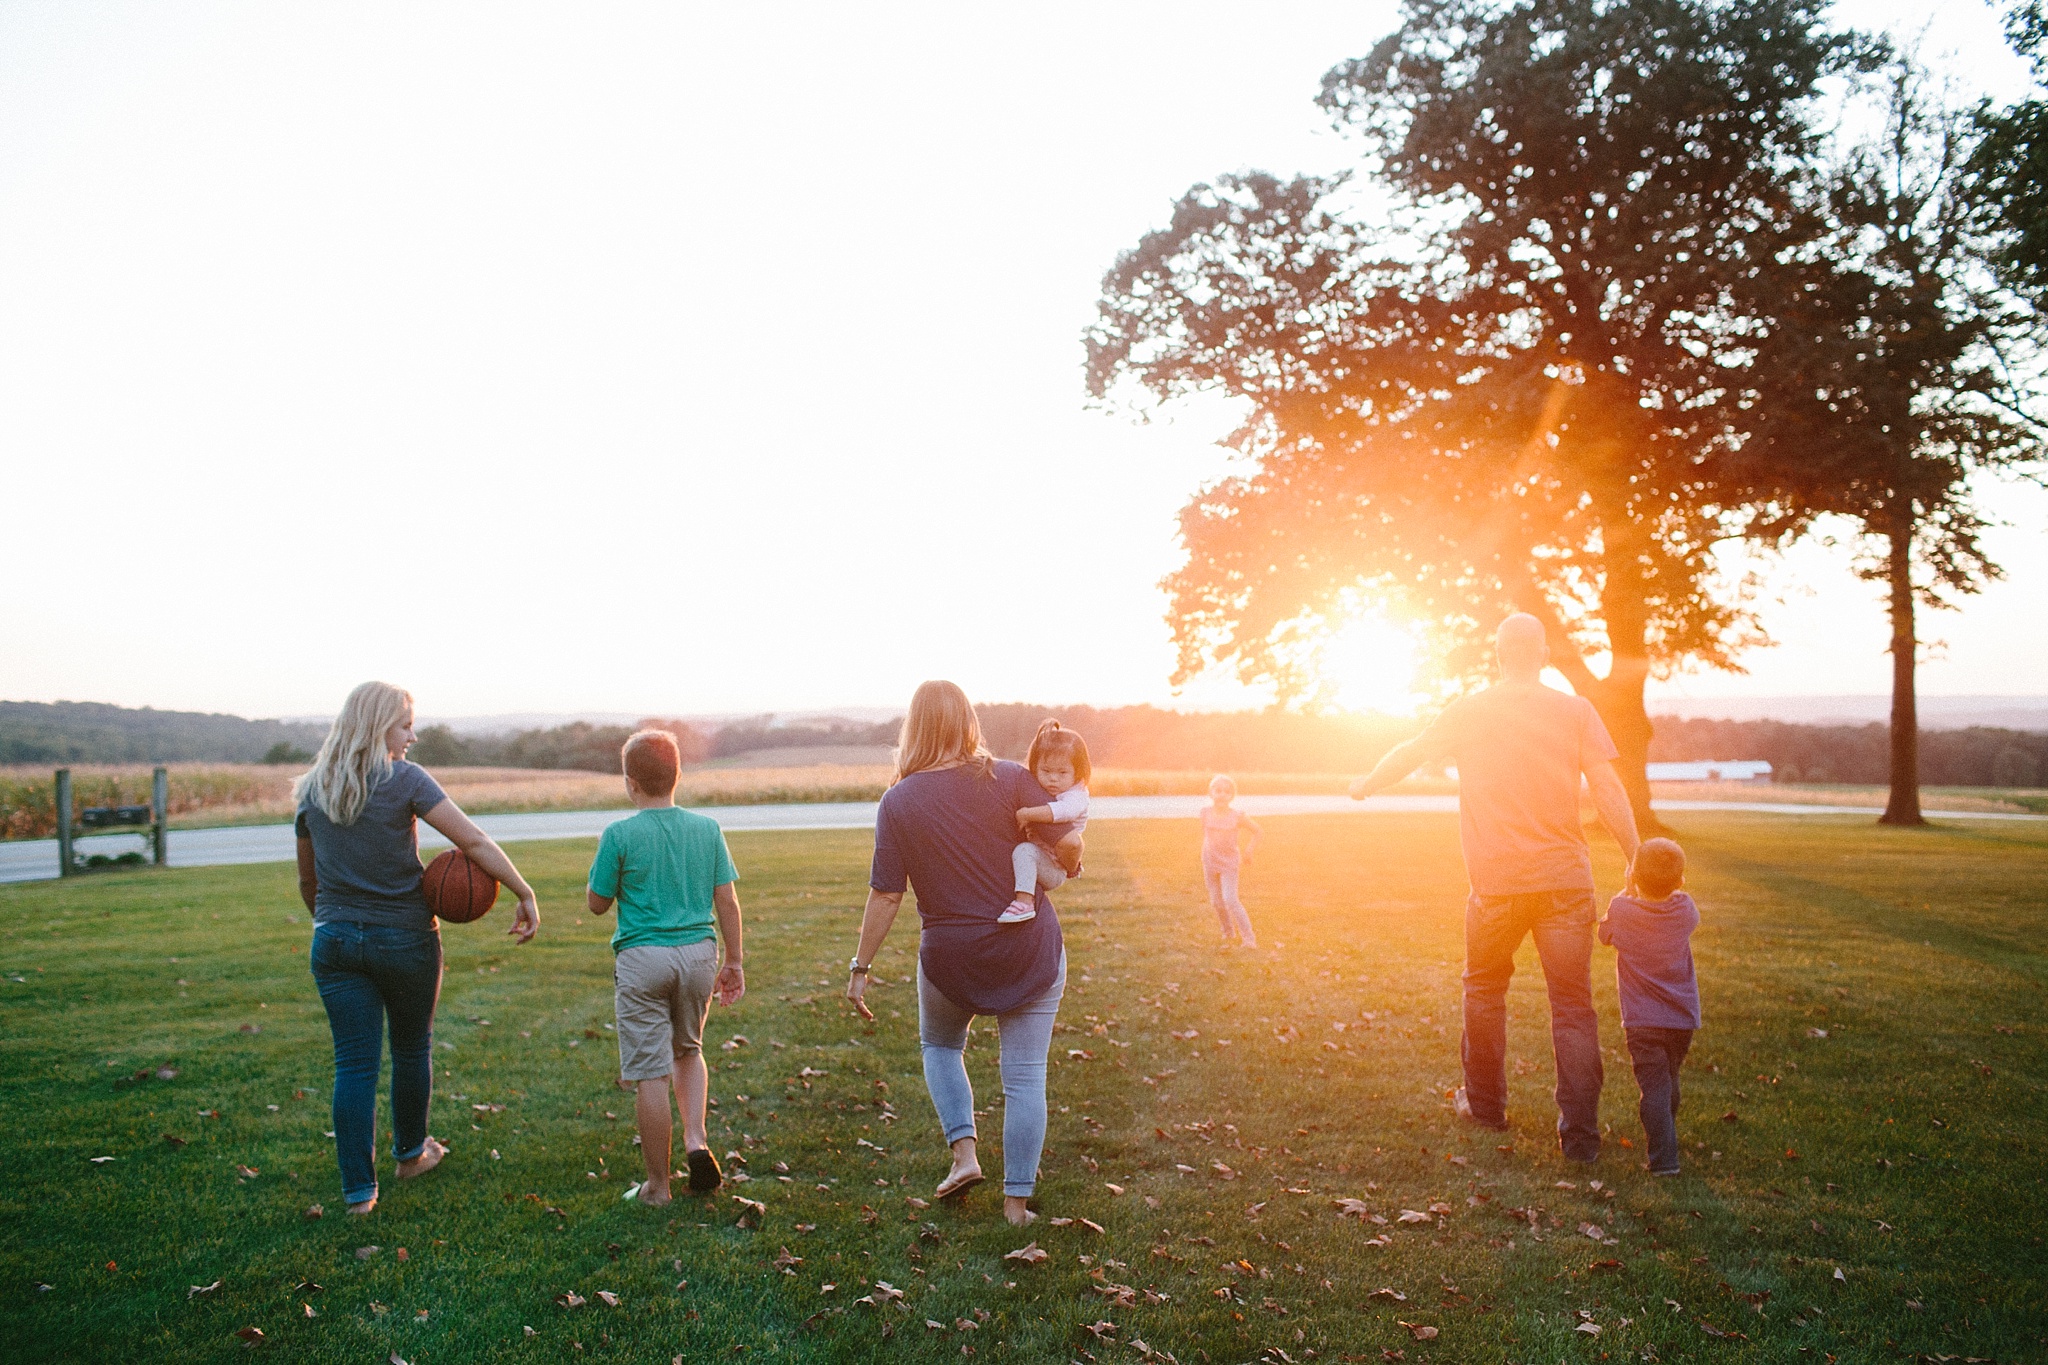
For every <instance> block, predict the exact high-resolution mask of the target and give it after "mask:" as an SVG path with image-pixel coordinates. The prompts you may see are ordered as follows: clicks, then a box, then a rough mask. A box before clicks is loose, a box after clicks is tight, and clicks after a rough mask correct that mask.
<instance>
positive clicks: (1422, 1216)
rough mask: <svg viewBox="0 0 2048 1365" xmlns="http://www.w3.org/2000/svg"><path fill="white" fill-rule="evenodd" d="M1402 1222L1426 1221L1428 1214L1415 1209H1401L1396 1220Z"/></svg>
mask: <svg viewBox="0 0 2048 1365" xmlns="http://www.w3.org/2000/svg"><path fill="white" fill-rule="evenodd" d="M1398 1221H1400V1222H1403V1223H1427V1222H1428V1221H1429V1215H1428V1214H1426V1213H1423V1212H1420V1211H1419V1210H1416V1209H1402V1210H1401V1217H1400V1219H1399V1220H1398Z"/></svg>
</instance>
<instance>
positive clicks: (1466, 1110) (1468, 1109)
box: [1451, 1085, 1508, 1133]
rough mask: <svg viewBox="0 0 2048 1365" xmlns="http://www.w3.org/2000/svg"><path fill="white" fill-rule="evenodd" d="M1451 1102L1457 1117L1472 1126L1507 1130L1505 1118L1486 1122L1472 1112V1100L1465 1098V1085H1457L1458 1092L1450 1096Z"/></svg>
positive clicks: (1500, 1131) (1495, 1130) (1498, 1130)
mask: <svg viewBox="0 0 2048 1365" xmlns="http://www.w3.org/2000/svg"><path fill="white" fill-rule="evenodd" d="M1451 1103H1452V1104H1453V1105H1454V1106H1456V1108H1457V1110H1458V1117H1459V1118H1461V1119H1463V1120H1465V1122H1467V1123H1469V1124H1472V1125H1473V1126H1474V1127H1478V1128H1486V1129H1490V1130H1491V1131H1493V1132H1496V1133H1505V1132H1506V1131H1507V1130H1508V1121H1507V1120H1506V1119H1502V1120H1501V1121H1500V1122H1499V1123H1488V1122H1487V1121H1486V1120H1485V1119H1483V1118H1480V1117H1479V1116H1478V1115H1477V1114H1475V1113H1473V1112H1472V1101H1471V1100H1470V1099H1469V1098H1467V1096H1466V1094H1465V1087H1464V1086H1462V1085H1461V1086H1459V1087H1458V1093H1457V1094H1455V1095H1453V1096H1452V1097H1451Z"/></svg>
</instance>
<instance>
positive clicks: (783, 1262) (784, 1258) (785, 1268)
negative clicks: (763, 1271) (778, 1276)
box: [774, 1247, 804, 1275]
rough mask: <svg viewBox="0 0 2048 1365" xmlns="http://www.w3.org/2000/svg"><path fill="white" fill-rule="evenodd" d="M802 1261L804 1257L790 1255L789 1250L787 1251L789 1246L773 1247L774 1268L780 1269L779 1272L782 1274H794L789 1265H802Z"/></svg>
mask: <svg viewBox="0 0 2048 1365" xmlns="http://www.w3.org/2000/svg"><path fill="white" fill-rule="evenodd" d="M803 1263H804V1258H803V1257H801V1256H792V1255H790V1252H789V1248H788V1247H777V1248H776V1249H775V1261H774V1266H775V1268H776V1269H777V1270H779V1271H781V1272H782V1273H783V1274H785V1275H794V1274H796V1271H794V1270H792V1269H791V1268H790V1267H791V1266H799V1265H802V1264H803Z"/></svg>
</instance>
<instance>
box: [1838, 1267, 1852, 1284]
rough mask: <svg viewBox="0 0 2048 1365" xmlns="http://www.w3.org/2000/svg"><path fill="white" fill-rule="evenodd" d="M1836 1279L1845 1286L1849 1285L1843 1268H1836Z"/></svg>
mask: <svg viewBox="0 0 2048 1365" xmlns="http://www.w3.org/2000/svg"><path fill="white" fill-rule="evenodd" d="M1835 1278H1836V1279H1837V1280H1840V1281H1841V1282H1842V1283H1843V1284H1847V1283H1849V1277H1848V1276H1847V1275H1844V1274H1843V1273H1842V1267H1840V1266H1836V1267H1835Z"/></svg>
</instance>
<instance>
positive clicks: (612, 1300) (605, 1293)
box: [597, 1289, 619, 1308]
mask: <svg viewBox="0 0 2048 1365" xmlns="http://www.w3.org/2000/svg"><path fill="white" fill-rule="evenodd" d="M597 1296H598V1297H599V1298H600V1299H603V1300H604V1306H605V1307H607V1308H617V1307H618V1306H619V1296H618V1295H617V1294H614V1293H612V1291H611V1290H609V1289H600V1290H598V1291H597Z"/></svg>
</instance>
